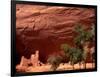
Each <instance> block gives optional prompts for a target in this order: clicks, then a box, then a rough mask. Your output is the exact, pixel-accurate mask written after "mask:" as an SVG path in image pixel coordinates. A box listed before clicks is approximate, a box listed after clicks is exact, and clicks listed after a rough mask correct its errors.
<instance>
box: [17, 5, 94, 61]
mask: <svg viewBox="0 0 100 77" xmlns="http://www.w3.org/2000/svg"><path fill="white" fill-rule="evenodd" d="M76 23H82V24H83V26H84V27H85V28H86V29H88V28H90V26H91V24H92V23H95V10H94V9H92V8H78V7H57V6H43V5H41V6H40V5H26V4H17V5H16V36H17V37H16V39H17V40H16V48H17V54H18V58H19V59H18V61H19V60H20V58H21V56H25V57H27V58H29V57H30V55H31V54H34V53H35V52H34V51H36V50H39V51H40V60H41V61H42V62H45V61H46V60H47V57H48V56H49V55H50V54H59V53H61V52H60V49H59V47H60V44H61V43H68V44H69V45H71V46H74V45H73V38H74V37H75V32H74V30H73V29H74V27H75V24H76Z"/></svg>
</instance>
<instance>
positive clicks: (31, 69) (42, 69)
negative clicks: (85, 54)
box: [26, 63, 95, 72]
mask: <svg viewBox="0 0 100 77" xmlns="http://www.w3.org/2000/svg"><path fill="white" fill-rule="evenodd" d="M50 67H51V65H49V64H45V65H43V66H36V67H32V66H30V67H28V69H27V71H26V72H46V71H50V70H51V69H50ZM94 67H95V64H93V65H92V63H87V64H86V69H92V68H94ZM77 69H80V66H79V64H75V65H74V70H77ZM81 69H84V66H83V64H81ZM57 70H58V71H59V70H73V67H72V66H71V65H70V64H68V63H64V64H60V65H59V67H58V68H57Z"/></svg>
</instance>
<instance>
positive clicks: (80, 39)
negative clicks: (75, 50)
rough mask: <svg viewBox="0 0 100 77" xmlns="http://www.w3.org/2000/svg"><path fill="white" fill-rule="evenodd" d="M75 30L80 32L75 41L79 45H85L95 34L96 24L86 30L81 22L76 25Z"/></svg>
mask: <svg viewBox="0 0 100 77" xmlns="http://www.w3.org/2000/svg"><path fill="white" fill-rule="evenodd" d="M75 32H76V33H77V34H78V36H76V38H75V39H74V42H75V44H76V45H77V46H80V45H83V43H85V42H86V41H91V40H92V39H93V36H94V35H95V27H94V25H93V26H92V27H91V30H87V31H86V30H84V28H83V27H82V25H81V24H79V25H76V27H75Z"/></svg>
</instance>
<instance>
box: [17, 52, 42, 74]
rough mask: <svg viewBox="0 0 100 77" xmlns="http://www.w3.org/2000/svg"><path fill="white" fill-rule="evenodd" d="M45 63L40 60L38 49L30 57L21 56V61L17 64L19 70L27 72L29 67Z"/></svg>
mask: <svg viewBox="0 0 100 77" xmlns="http://www.w3.org/2000/svg"><path fill="white" fill-rule="evenodd" d="M41 65H44V64H43V63H42V62H40V60H39V51H38V50H37V51H36V52H35V54H32V55H31V57H30V59H27V58H25V57H24V56H22V57H21V62H20V64H18V65H17V66H16V70H17V72H26V71H28V68H29V67H36V66H41Z"/></svg>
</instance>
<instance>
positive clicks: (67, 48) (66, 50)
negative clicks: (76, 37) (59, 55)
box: [60, 44, 69, 53]
mask: <svg viewBox="0 0 100 77" xmlns="http://www.w3.org/2000/svg"><path fill="white" fill-rule="evenodd" d="M60 49H61V50H63V51H64V52H65V53H68V50H69V46H68V45H67V44H61V48H60Z"/></svg>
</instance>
